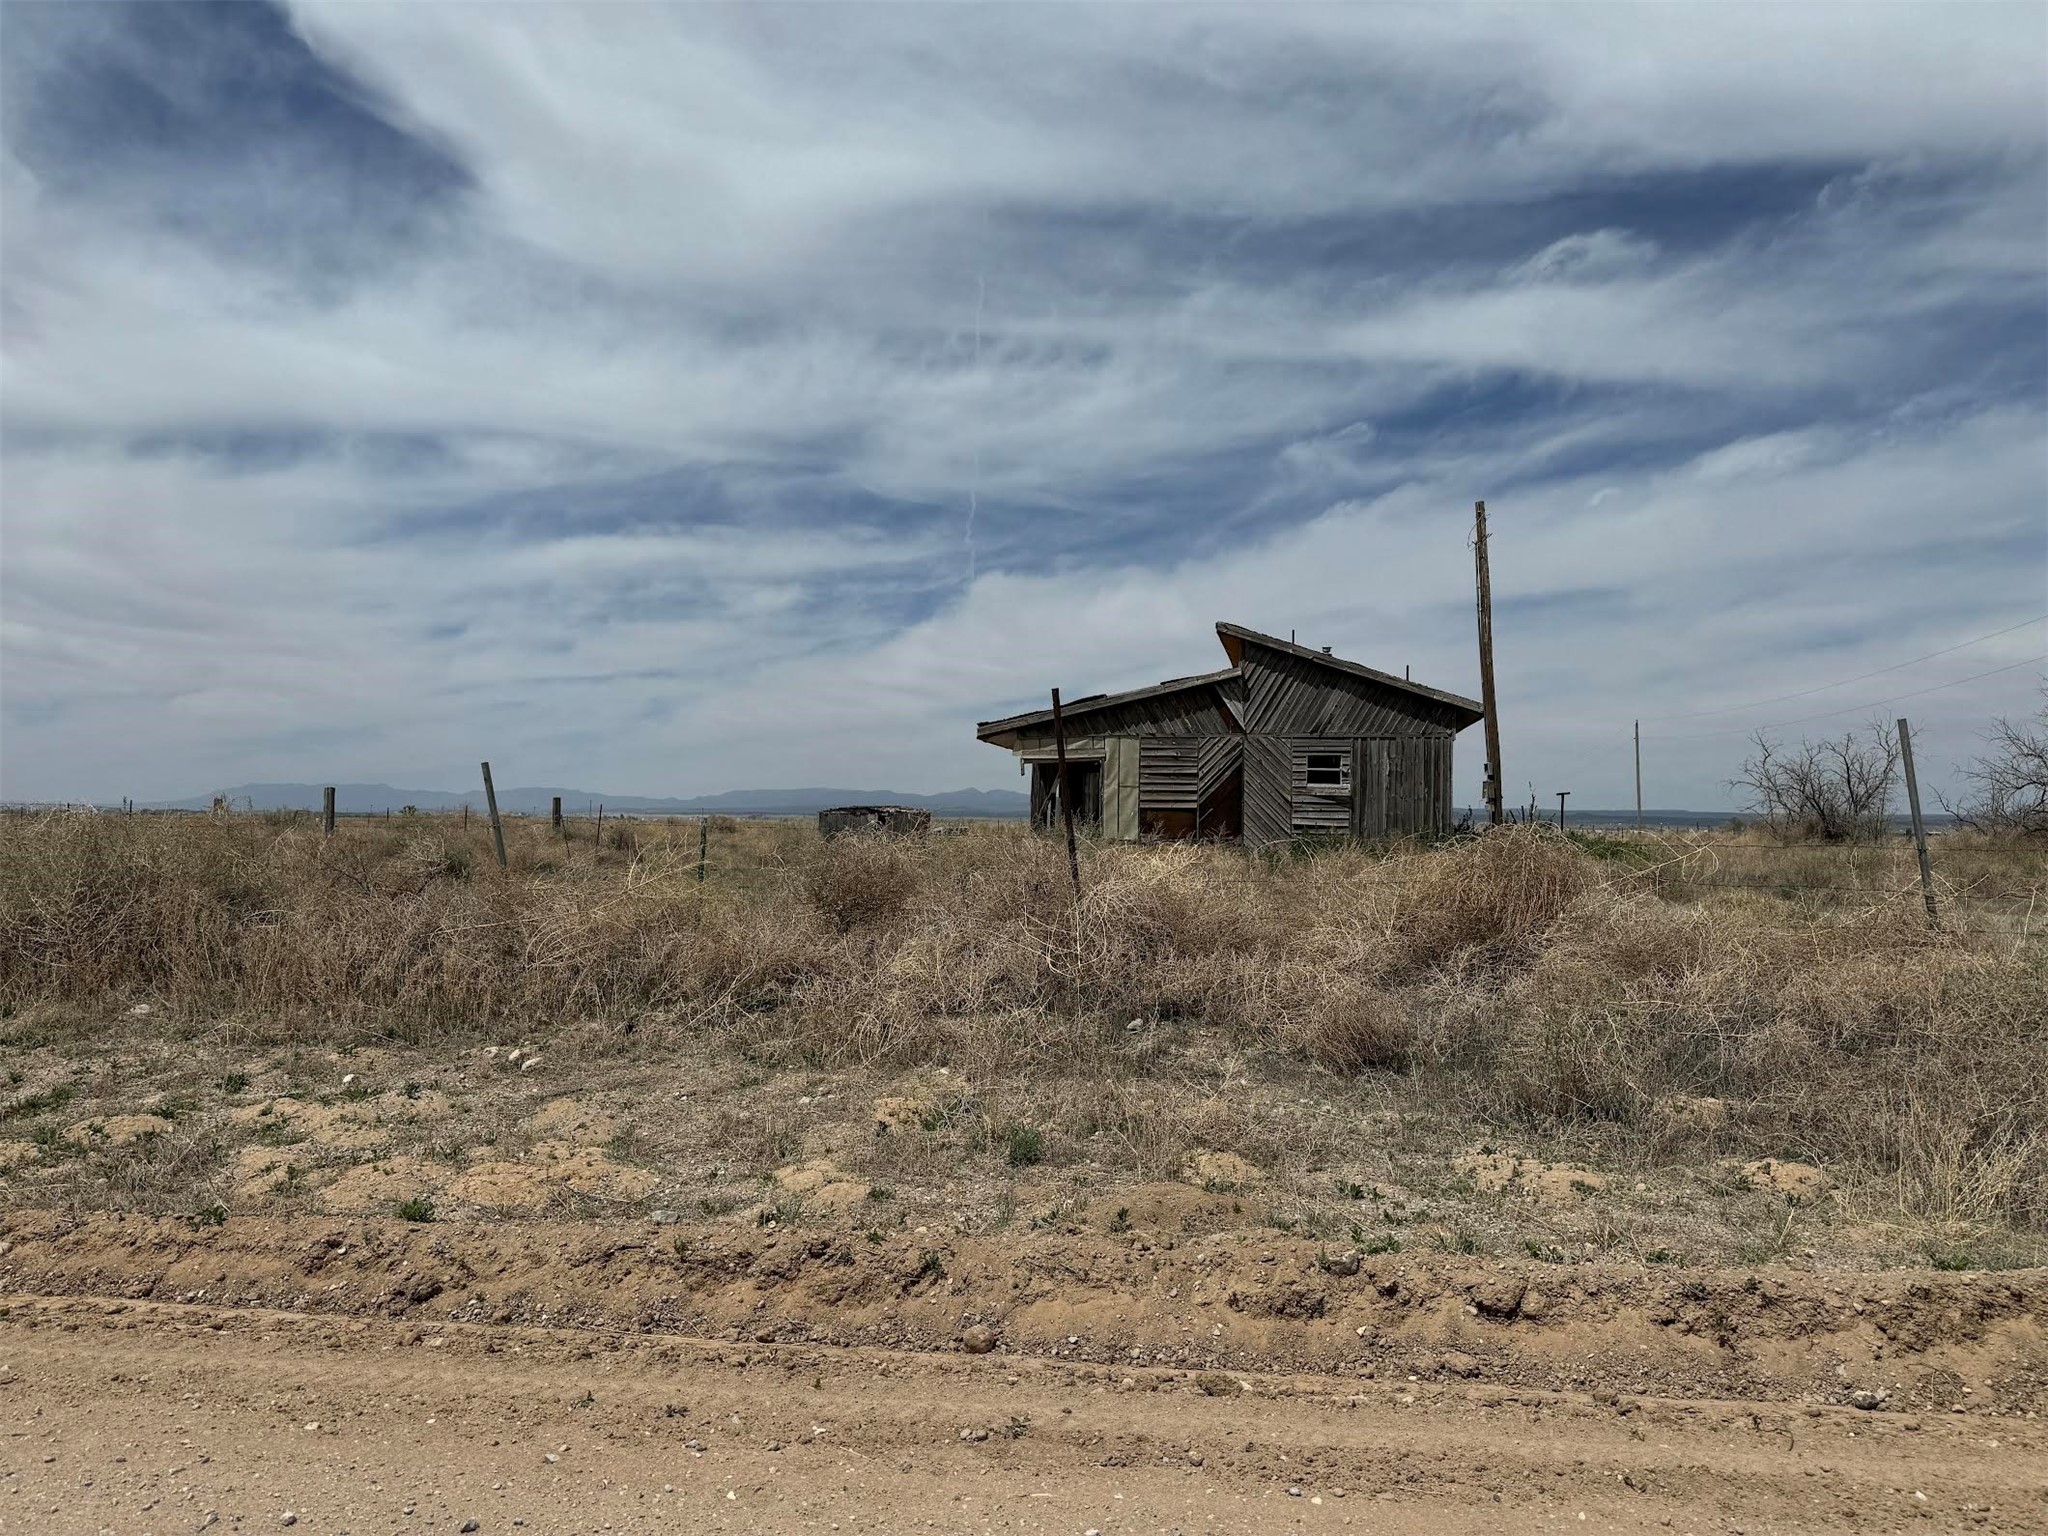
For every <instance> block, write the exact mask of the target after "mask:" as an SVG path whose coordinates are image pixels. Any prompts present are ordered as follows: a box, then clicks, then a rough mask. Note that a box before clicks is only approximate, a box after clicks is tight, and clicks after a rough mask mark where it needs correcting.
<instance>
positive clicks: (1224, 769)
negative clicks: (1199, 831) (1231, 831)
mask: <svg viewBox="0 0 2048 1536" xmlns="http://www.w3.org/2000/svg"><path fill="white" fill-rule="evenodd" d="M1201 754H1202V763H1201V771H1200V776H1199V778H1198V779H1197V780H1196V785H1195V788H1196V792H1197V793H1198V794H1199V795H1200V797H1201V798H1202V799H1204V800H1206V799H1208V798H1209V797H1210V796H1211V795H1213V794H1215V793H1216V791H1217V789H1218V788H1219V787H1220V786H1221V785H1222V783H1223V781H1224V780H1225V779H1227V778H1229V777H1230V776H1231V775H1232V774H1233V773H1235V772H1237V770H1238V769H1239V768H1240V767H1242V766H1243V764H1244V738H1243V737H1242V736H1211V737H1210V738H1209V739H1208V740H1207V741H1205V742H1203V743H1202V744H1201Z"/></svg>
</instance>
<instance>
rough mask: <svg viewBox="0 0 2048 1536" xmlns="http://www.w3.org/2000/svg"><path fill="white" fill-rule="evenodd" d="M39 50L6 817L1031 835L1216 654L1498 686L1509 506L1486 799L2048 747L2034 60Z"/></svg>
mask: <svg viewBox="0 0 2048 1536" xmlns="http://www.w3.org/2000/svg"><path fill="white" fill-rule="evenodd" d="M0 26H4V35H0V43H4V47H0V141H4V142H0V149H4V157H0V199H4V203H0V214H4V218H0V325H4V336H0V343H4V375H0V471H4V482H0V512H4V520H0V541H4V542H0V605H4V606H0V621H4V652H0V685H4V691H0V710H4V715H0V730H4V741H0V795H4V796H5V797H7V798H13V799H21V798H57V797H63V798H84V797H96V798H101V799H109V798H118V797H120V796H122V795H133V796H136V797H137V798H141V799H153V798H162V797H170V796H180V795H187V794H193V793H197V792H201V791H205V790H209V789H212V788H217V787H221V786H224V785H227V784H232V783H238V782H242V781H245V780H274V779H299V780H310V781H315V782H333V781H336V780H355V779H365V778H378V779H387V780H392V781H395V782H398V783H400V784H403V785H407V786H419V787H449V788H464V787H468V786H469V783H470V779H471V776H472V775H473V774H474V772H475V763H476V760H477V759H478V758H480V757H484V756H489V757H490V758H491V759H492V760H493V762H494V764H495V766H496V769H497V773H498V776H499V782H501V783H518V784H541V783H562V784H570V785H576V786H587V787H590V788H595V789H604V790H610V791H613V792H619V793H626V792H632V793H645V794H666V793H674V794H692V793H700V792H709V791H717V790H722V789H730V788H740V787H788V786H795V785H803V784H832V785H844V786H852V787H868V788H893V789H900V790H910V791H927V790H937V789H944V788H954V787H959V786H962V785H967V784H974V785H982V786H988V787H1010V788H1014V787H1017V784H1018V780H1017V779H1016V778H1015V770H1014V767H1013V765H1012V764H1011V762H1010V760H1009V758H1008V757H1007V756H1006V755H1004V754H1001V753H999V752H997V751H996V750H994V749H992V748H988V747H984V746H981V745H979V744H978V743H976V742H975V740H974V737H973V724H974V722H975V721H976V720H977V719H982V718H988V717H992V716H997V715H1002V714H1006V713H1009V712H1012V711H1014V710H1018V709H1022V708H1027V707H1031V706H1033V705H1034V704H1036V703H1037V702H1038V701H1039V700H1041V699H1042V698H1043V696H1044V695H1043V690H1044V688H1045V687H1046V686H1047V685H1049V684H1052V683H1058V684H1060V685H1061V686H1062V687H1064V688H1066V689H1067V690H1068V691H1069V692H1070V693H1084V692H1091V691H1096V690H1100V689H1110V688H1122V687H1130V686H1135V685H1140V684H1144V683H1148V682H1153V681H1156V680H1158V679H1159V678H1162V677H1166V676H1172V675H1177V674H1181V673H1187V672H1193V671H1201V670H1207V669H1209V668H1212V667H1214V666H1218V665H1221V664H1222V660H1221V652H1220V650H1219V648H1218V647H1217V644H1216V640H1215V636H1214V631H1213V628H1212V625H1213V624H1214V622H1215V621H1216V620H1217V619H1222V618H1228V619H1232V620H1235V621H1237V622H1240V623H1244V624H1249V625H1252V626H1255V627H1258V628H1263V629H1267V630H1271V631H1275V632H1278V633H1282V634H1285V633H1287V632H1288V631H1290V630H1294V631H1298V632H1299V634H1300V636H1301V638H1302V640H1303V641H1304V642H1305V643H1313V644H1316V645H1331V646H1334V647H1335V648H1336V649H1337V651H1338V652H1339V653H1340V654H1345V655H1349V656H1353V657H1355V658H1357V659H1359V660H1362V661H1365V662H1367V663H1369V664H1372V665H1376V666H1380V667H1383V668H1388V669H1392V670H1399V669H1400V668H1401V667H1402V666H1404V665H1408V666H1412V667H1413V669H1414V673H1415V676H1416V677H1417V678H1418V679H1421V680H1424V681H1427V682H1430V683H1433V684H1436V685H1438V686H1441V687H1446V688H1451V689H1455V690H1457V691H1460V692H1467V693H1476V692H1477V691H1478V683H1477V662H1476V657H1475V646H1474V640H1473V620H1472V602H1471V579H1472V566H1471V554H1470V550H1469V547H1468V535H1469V528H1470V522H1471V507H1472V502H1473V500H1474V499H1475V498H1476V497H1484V498H1486V500H1487V502H1488V504H1489V507H1490V509H1491V513H1492V517H1493V521H1494V527H1495V539H1494V572H1495V581H1496V592H1497V598H1498V607H1497V632H1498V637H1499V644H1500V647H1501V662H1500V689H1501V700H1502V709H1501V714H1502V723H1503V733H1504V738H1505V748H1504V753H1503V755H1504V757H1505V759H1506V764H1507V770H1508V771H1507V778H1508V782H1509V787H1510V792H1511V795H1521V794H1526V793H1527V791H1528V788H1529V787H1530V786H1531V784H1533V787H1534V789H1535V790H1536V791H1537V792H1538V793H1539V794H1541V795H1544V796H1546V797H1547V796H1549V795H1550V793H1551V792H1553V791H1555V790H1557V789H1561V788H1569V789H1571V790H1573V791H1574V792H1575V803H1576V804H1581V805H1595V804H1610V805H1612V804H1622V803H1626V801H1627V800H1628V799H1629V798H1630V796H1631V794H1632V790H1631V788H1630V777H1629V772H1630V770H1629V729H1630V721H1631V720H1632V719H1634V718H1636V717H1638V716H1640V717H1642V719H1643V721H1644V726H1643V730H1644V736H1645V748H1644V756H1645V768H1646V776H1647V778H1648V795H1649V799H1650V801H1651V803H1652V804H1662V805H1691V806H1704V807H1714V806H1722V805H1726V804H1728V803H1730V796H1729V792H1728V790H1727V789H1726V787H1725V781H1726V779H1727V778H1728V776H1729V774H1730V773H1731V771H1732V770H1733V768H1734V767H1735V765H1736V764H1737V763H1738V762H1739V760H1740V757H1741V754H1742V743H1743V736H1744V733H1745V732H1746V731H1748V730H1750V729H1752V728H1754V727H1756V726H1759V725H1770V726H1776V727H1778V728H1779V730H1780V732H1781V734H1783V735H1786V736H1793V737H1796V736H1798V735H1799V734H1801V733H1803V732H1809V731H1827V730H1839V729H1841V728H1842V727H1844V726H1846V725H1850V724H1853V723H1855V722H1856V721H1857V720H1858V719H1859V718H1862V717H1863V716H1865V715H1867V714H1868V713H1869V712H1870V709H1871V707H1872V706H1876V707H1880V708H1882V709H1883V711H1884V712H1885V713H1887V714H1897V713H1907V714H1910V715H1911V716H1912V717H1913V718H1914V719H1915V721H1916V724H1917V729H1918V732H1919V734H1920V737H1921V753H1922V755H1923V758H1924V759H1926V760H1928V761H1927V768H1926V769H1925V770H1923V771H1926V772H1929V773H1930V776H1932V777H1934V778H1935V779H1937V781H1940V780H1942V779H1945V778H1946V775H1947V769H1948V765H1949V764H1951V763H1953V762H1954V761H1955V760H1957V759H1959V758H1962V757H1965V756H1967V755H1968V753H1969V750H1970V748H1971V746H1972V741H1973V733H1974V732H1975V731H1976V730H1977V729H1979V728H1980V727H1981V726H1982V724H1983V723H1984V722H1985V721H1987V720H1988V719H1989V718H1990V717H1991V716H1992V715H1995V714H1998V713H2025V712H2027V711H2028V710H2029V709H2030V708H2031V707H2032V706H2033V705H2034V702H2035V700H2036V698H2037V689H2038V686H2039V680H2040V674H2041V670H2042V668H2041V663H2040V661H2039V658H2040V656H2041V654H2042V652H2043V649H2044V644H2048V626H2044V624H2043V623H2042V622H2040V621H2039V620H2040V616H2041V615H2043V614H2048V297H2044V288H2048V278H2044V272H2048V87H2044V81H2048V70H2044V66H2043V59H2044V58H2048V11H2044V10H2043V8H2041V7H2040V6H2038V5H2031V4H2029V5H2019V6H2012V7H2007V8H2001V7H1996V6H1964V5H1951V6H1943V7H1938V8H1930V9H1913V8H1910V7H1906V6H1883V7H1871V8H1856V7H1851V6H1847V5H1815V6H1811V7H1797V6H1783V7H1741V6H1734V5H1723V6H1715V7H1712V8H1707V9H1686V8H1682V7H1675V6H1673V7H1665V6H1659V7H1647V6H1644V7H1621V6H1613V7H1604V8H1589V9H1582V10H1571V9H1563V8H1559V7H1553V6H1545V7H1522V8H1511V9H1498V10H1496V9H1469V10H1464V9H1455V8H1448V7H1431V8H1428V9H1417V10H1401V9H1395V8H1390V7H1371V8H1367V7H1359V8H1341V7H1337V6H1333V5H1332V6H1317V7H1313V8H1308V9H1302V10H1288V9H1282V8H1276V7H1272V6H1258V7H1255V8H1244V9H1232V8H1214V7H1167V6H1147V7H1142V8H1141V7H1127V8H1087V9H1082V8H1078V7H1072V6H1054V5H1043V6H1022V7H1010V6H999V5H962V6H955V7H941V6H936V5H924V6H904V7H890V8H864V7H861V6H858V5H843V6H834V7H802V8H797V7H790V8H776V7H768V6H755V7H749V8H745V9H732V10H722V9H710V8H703V7H689V8H683V9H677V10H662V9H656V8H651V7H640V6H624V5H601V6H600V5H592V6H561V7H554V6H547V5H539V4H519V5H502V6H490V5H482V4H466V5H455V4H407V5H402V6H391V7H388V8H387V7H383V6H379V5H374V4H365V3H351V4H345V5H335V6H331V7H330V6H323V5H313V6H305V7H298V6H292V7H289V8H286V9H282V10H279V9H271V8H267V7H263V6H258V5H253V4H248V5H219V6H192V7H187V6H181V5H177V4H145V5H139V6H135V7H121V6H116V5H109V4H92V5H74V4H63V5H49V6H39V5H33V4H25V3H10V4H8V5H7V6H6V7H5V10H4V20H0ZM2030 621H2032V622H2030ZM1997 631H2005V633H2003V634H1995V633H1994V632H1997ZM1986 636H1989V637H1990V638H1980V637H1986ZM1965 642H1975V643H1970V644H1965ZM1934 652H1945V653H1946V654H1942V655H1936V656H1931V658H1930V659H1927V660H1916V658H1921V657H1929V656H1930V653H1934ZM1901 663H1910V664H1909V665H1903V666H1902V665H1900V664H1901ZM1887 669H1888V670H1887ZM1866 674H1876V675H1875V676H1868V675H1866ZM1833 684H1839V685H1840V686H1828V685H1833ZM1787 696H1790V697H1787ZM1891 701H1897V702H1891ZM1482 757H1483V748H1482V746H1481V743H1480V740H1479V733H1478V732H1477V731H1476V730H1475V731H1472V732H1469V733H1468V734H1467V735H1466V736H1465V737H1464V738H1462V739H1461V742H1460V750H1459V754H1458V786H1459V787H1458V798H1459V799H1460V801H1461V802H1463V801H1467V800H1471V799H1475V798H1476V797H1477V793H1478V781H1479V777H1480V771H1481V769H1480V764H1481V760H1482Z"/></svg>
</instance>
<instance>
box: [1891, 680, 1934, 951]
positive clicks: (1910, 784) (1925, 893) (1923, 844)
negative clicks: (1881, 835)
mask: <svg viewBox="0 0 2048 1536" xmlns="http://www.w3.org/2000/svg"><path fill="white" fill-rule="evenodd" d="M1899 756H1900V757H1901V758H1902V759H1903V760H1904V761H1905V765H1906V804H1907V806H1908V807H1909V808H1910V809H1911V810H1912V812H1913V846H1914V847H1915V848H1916V849H1918V850H1919V853H1920V895H1921V897H1922V899H1924V900H1925V901H1926V903H1927V926H1928V927H1930V928H1936V929H1938V928H1940V927H1941V919H1940V918H1939V917H1938V916H1936V915H1935V911H1934V870H1933V869H1932V868H1931V867H1930V866H1929V865H1928V862H1927V824H1926V823H1925V822H1923V821H1922V820H1921V819H1920V780H1919V779H1918V778H1916V777H1915V776H1914V773H1913V731H1912V728H1911V727H1910V726H1908V725H1907V724H1906V722H1905V721H1904V720H1903V719H1901V720H1900V721H1899Z"/></svg>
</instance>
